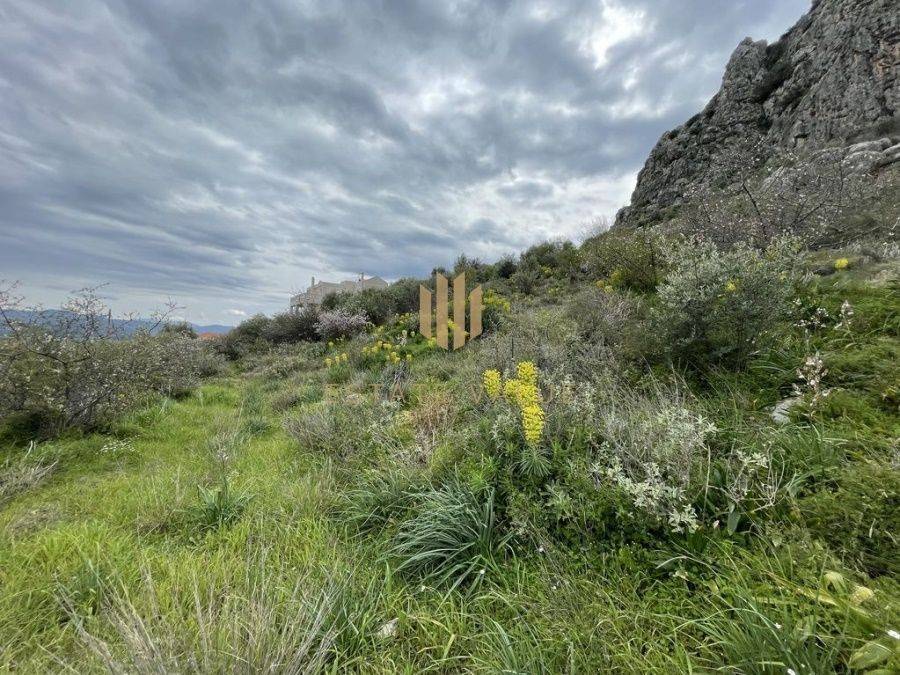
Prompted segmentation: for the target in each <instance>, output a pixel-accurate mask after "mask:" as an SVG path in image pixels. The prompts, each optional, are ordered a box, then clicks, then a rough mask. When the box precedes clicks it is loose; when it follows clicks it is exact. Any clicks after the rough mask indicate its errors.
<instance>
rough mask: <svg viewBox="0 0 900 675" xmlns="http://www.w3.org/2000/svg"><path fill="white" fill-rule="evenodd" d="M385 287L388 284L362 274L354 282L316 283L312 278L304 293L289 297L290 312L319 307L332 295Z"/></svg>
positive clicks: (382, 280)
mask: <svg viewBox="0 0 900 675" xmlns="http://www.w3.org/2000/svg"><path fill="white" fill-rule="evenodd" d="M387 285H388V283H387V282H386V281H385V280H384V279H382V278H381V277H369V278H366V276H365V275H363V274H360V275H359V278H358V279H356V281H350V280H347V281H340V282H338V283H334V282H331V281H316V278H315V277H313V278H312V282H311V283H310V285H309V288H307V289H306V291H304V292H303V293H298V294H297V295H294V296H292V297H291V311H292V312H299V311H300V310H301V309H303V308H304V307H309V306H318V305H321V304H322V300H324V299H325V297H326V296H327V295H330V294H332V293H358V292H359V291H363V290H365V289H367V288H387Z"/></svg>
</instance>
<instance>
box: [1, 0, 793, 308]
mask: <svg viewBox="0 0 900 675" xmlns="http://www.w3.org/2000/svg"><path fill="white" fill-rule="evenodd" d="M807 7H808V0H738V1H733V2H724V1H718V0H629V1H628V2H625V1H624V0H605V1H601V2H596V1H591V2H587V1H579V0H569V1H567V2H563V0H554V1H553V2H549V1H545V2H513V1H508V2H504V1H496V2H481V3H476V2H466V1H460V2H453V3H434V2H429V1H426V0H421V1H418V2H417V1H413V0H403V1H402V2H401V1H400V0H391V1H390V2H388V1H384V2H373V3H353V2H344V3H341V2H335V1H331V0H329V1H328V2H325V1H324V0H320V1H318V2H316V1H311V2H303V3H300V2H295V1H294V0H290V1H289V0H266V1H260V2H254V3H245V2H242V1H238V0H205V1H203V2H196V3H182V2H175V1H174V0H171V1H169V2H152V3H150V2H145V1H144V0H105V1H103V0H72V1H71V2H66V3H58V2H51V1H50V0H44V1H35V0H0V39H2V41H3V44H4V49H3V50H2V51H0V277H5V278H19V279H22V280H23V282H24V284H25V290H26V291H27V292H29V293H30V294H32V295H33V296H34V297H36V298H37V299H39V300H42V301H44V302H46V303H48V304H55V303H57V302H59V300H60V298H61V295H62V293H64V291H65V290H66V289H69V288H77V287H81V286H84V285H89V284H96V283H101V282H109V283H110V288H111V289H113V290H112V291H111V293H114V294H115V302H116V303H117V304H116V308H117V309H121V310H123V311H124V310H126V309H129V310H130V309H137V310H140V311H146V309H147V308H148V307H149V306H150V305H151V304H152V302H153V301H154V299H165V297H166V296H168V295H172V296H175V297H176V298H177V299H178V300H180V301H181V302H183V303H185V304H186V305H187V306H188V309H187V311H186V314H187V315H188V316H189V317H190V318H192V319H194V320H198V321H200V320H205V321H229V320H234V318H235V317H236V316H240V314H239V312H247V313H252V312H254V311H259V310H263V311H267V312H271V311H276V310H278V309H281V308H282V307H283V306H284V304H285V302H286V297H287V295H288V293H289V292H290V291H291V290H292V288H298V287H300V286H302V285H303V284H304V283H305V282H306V280H307V279H308V278H309V276H310V275H312V274H315V275H316V276H318V277H326V278H328V277H335V278H337V277H342V276H345V275H348V274H353V273H356V272H359V271H365V272H367V273H376V274H381V275H383V276H386V277H390V278H395V277H399V276H403V275H408V274H416V275H422V274H425V273H427V272H428V271H429V270H430V269H431V268H432V267H434V266H436V265H441V264H447V263H448V262H450V261H451V260H452V259H453V258H454V257H455V256H456V255H457V254H458V253H459V252H465V253H467V254H469V255H476V256H482V257H485V258H493V257H497V256H499V255H501V254H503V253H505V252H509V251H514V250H517V249H520V248H522V247H524V246H527V245H529V244H530V243H533V242H535V241H538V240H540V239H543V238H546V237H552V236H572V235H574V234H576V233H577V232H579V230H580V228H581V226H582V224H583V223H584V222H586V221H587V220H589V219H590V218H592V217H594V216H597V215H611V214H612V213H614V212H615V210H616V209H617V208H618V207H620V206H622V205H623V203H625V202H626V201H627V199H628V196H629V194H630V191H631V188H632V187H633V182H634V176H635V174H636V172H637V170H638V169H639V168H640V166H641V164H642V163H643V160H644V158H645V157H646V155H647V153H648V151H649V150H650V148H651V147H652V145H653V144H654V143H655V141H656V139H657V138H658V137H659V135H660V134H661V133H662V132H663V131H665V130H667V129H669V128H671V127H673V126H675V125H676V124H679V123H680V122H682V121H684V120H685V119H686V118H688V117H690V116H691V115H692V114H693V113H694V112H696V111H697V110H698V109H699V108H700V107H701V106H702V105H703V103H704V102H705V101H706V99H707V98H708V97H709V96H710V95H711V94H712V93H713V92H714V91H715V89H716V88H717V86H718V83H719V80H720V78H721V73H722V69H723V67H724V64H725V62H726V61H727V59H728V56H729V54H730V52H731V50H732V49H733V48H734V46H735V45H736V44H737V43H738V42H739V41H740V39H741V38H743V37H745V36H746V35H752V36H754V37H758V38H759V37H764V38H768V39H773V38H775V37H777V36H778V34H779V33H780V32H781V31H783V30H785V29H786V28H787V27H788V26H789V25H790V24H792V23H793V22H794V21H795V20H796V18H797V17H799V15H800V14H801V13H802V12H803V11H805V10H806V8H807Z"/></svg>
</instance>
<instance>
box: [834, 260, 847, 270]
mask: <svg viewBox="0 0 900 675" xmlns="http://www.w3.org/2000/svg"><path fill="white" fill-rule="evenodd" d="M848 267H850V260H848V259H847V258H838V259H837V260H835V261H834V269H836V270H845V269H847V268H848Z"/></svg>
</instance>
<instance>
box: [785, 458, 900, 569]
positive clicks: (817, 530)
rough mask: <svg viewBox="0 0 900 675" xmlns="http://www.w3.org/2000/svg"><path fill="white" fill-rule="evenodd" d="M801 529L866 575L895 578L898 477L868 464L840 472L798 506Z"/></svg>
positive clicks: (899, 557)
mask: <svg viewBox="0 0 900 675" xmlns="http://www.w3.org/2000/svg"><path fill="white" fill-rule="evenodd" d="M799 507H800V511H801V513H802V514H803V518H804V521H805V523H806V526H807V527H808V528H809V529H810V531H811V532H812V533H813V534H814V535H815V536H817V537H819V538H821V539H822V540H824V541H826V542H828V543H829V545H830V546H832V547H833V549H834V550H835V551H840V552H842V553H845V554H846V555H848V556H849V557H850V558H851V560H855V561H858V563H859V564H860V565H861V566H862V568H863V569H864V570H866V571H867V572H868V573H869V574H873V575H877V574H889V575H897V574H900V545H898V544H900V542H898V540H897V537H898V526H900V474H898V472H897V470H896V468H894V467H891V466H889V465H883V464H878V463H871V462H859V463H854V464H852V465H850V466H847V467H845V468H844V469H843V470H842V471H840V472H839V473H837V474H836V475H835V477H834V478H833V479H832V480H829V481H828V482H827V483H825V484H823V485H822V486H821V487H820V488H819V489H818V490H816V491H815V492H813V493H811V494H809V495H807V496H805V497H804V498H803V499H802V500H800V504H799Z"/></svg>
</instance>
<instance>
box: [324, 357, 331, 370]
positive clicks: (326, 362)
mask: <svg viewBox="0 0 900 675" xmlns="http://www.w3.org/2000/svg"><path fill="white" fill-rule="evenodd" d="M325 367H326V368H331V358H326V359H325Z"/></svg>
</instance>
